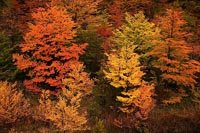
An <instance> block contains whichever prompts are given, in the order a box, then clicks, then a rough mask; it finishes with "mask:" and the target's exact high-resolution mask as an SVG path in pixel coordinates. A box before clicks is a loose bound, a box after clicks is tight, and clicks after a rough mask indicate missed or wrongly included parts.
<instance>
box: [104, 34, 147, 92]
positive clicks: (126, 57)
mask: <svg viewBox="0 0 200 133" xmlns="http://www.w3.org/2000/svg"><path fill="white" fill-rule="evenodd" d="M117 37H118V36H117ZM125 42H126V40H124V43H123V44H120V45H125V46H123V47H121V48H120V49H119V50H116V51H115V52H114V53H111V54H107V56H108V60H107V62H106V69H105V70H104V74H105V77H106V78H107V79H108V80H110V84H111V85H112V86H114V87H116V88H120V87H123V88H127V87H133V86H137V85H141V78H142V76H143V75H144V73H143V72H142V71H140V69H141V66H140V62H139V55H138V54H136V53H134V52H133V50H134V47H135V46H134V45H128V44H126V43H125Z"/></svg>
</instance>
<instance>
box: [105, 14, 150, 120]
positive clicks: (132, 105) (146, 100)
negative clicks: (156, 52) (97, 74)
mask: <svg viewBox="0 0 200 133" xmlns="http://www.w3.org/2000/svg"><path fill="white" fill-rule="evenodd" d="M135 18H137V20H141V19H142V20H144V15H142V13H141V12H140V13H138V14H136V15H135ZM133 19H134V18H133V17H132V16H130V15H128V14H127V17H126V21H127V24H124V25H122V27H121V28H119V29H117V30H116V32H115V33H114V37H113V38H112V40H113V43H114V44H115V45H114V46H115V47H114V48H113V51H112V52H111V53H110V54H106V55H107V57H108V59H107V61H106V63H105V68H104V70H103V72H104V74H105V78H106V79H108V80H109V81H110V84H111V85H112V86H113V87H115V88H121V89H122V95H121V96H117V100H118V101H120V102H121V103H122V107H121V108H120V109H121V111H122V112H124V113H128V114H130V113H135V114H140V118H141V119H146V118H147V117H148V113H149V112H150V111H151V109H152V108H153V106H154V101H153V98H152V95H153V92H154V91H153V89H154V87H153V86H152V85H149V84H147V83H146V82H145V81H143V79H142V77H143V75H144V74H145V73H144V72H142V71H141V67H142V66H141V64H140V61H139V58H140V55H139V54H137V53H136V52H135V49H136V48H137V46H138V45H139V44H140V43H139V42H141V41H142V42H144V41H147V40H148V39H149V37H148V39H147V38H146V36H145V35H144V34H142V32H141V31H140V30H141V29H137V28H134V25H133V24H135V23H136V22H135V21H131V20H133ZM144 21H145V23H144V24H146V23H147V21H146V20H144ZM144 21H137V24H138V25H142V24H143V22H144ZM133 22H134V23H133ZM141 23H142V24H141ZM147 24H149V23H147ZM150 26H152V25H151V24H150ZM138 31H140V32H138ZM150 32H151V31H150ZM139 33H141V36H139V35H138V34H139ZM146 33H148V31H146V32H145V34H146ZM137 35H138V36H139V37H137ZM143 40H144V41H143ZM137 110H139V111H137ZM137 112H140V113H137Z"/></svg>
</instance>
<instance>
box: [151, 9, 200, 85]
mask: <svg viewBox="0 0 200 133" xmlns="http://www.w3.org/2000/svg"><path fill="white" fill-rule="evenodd" d="M159 22H160V23H159V25H160V27H161V29H162V34H163V36H162V39H163V40H161V41H159V42H157V44H155V46H154V48H153V50H152V51H151V52H150V55H152V56H153V57H155V60H154V61H153V66H154V67H155V68H157V69H158V70H160V72H161V73H157V75H158V76H157V78H161V80H160V81H159V80H157V81H158V82H159V84H164V85H165V87H166V86H167V85H170V84H175V85H176V88H180V87H191V88H194V86H195V84H196V83H197V82H196V81H195V79H196V78H197V76H196V75H195V74H196V73H197V72H200V63H199V62H198V61H195V60H192V59H190V56H189V54H190V53H191V48H190V47H189V44H188V43H187V41H186V39H187V37H188V36H189V33H187V32H184V30H183V26H184V25H185V24H186V21H185V20H184V19H183V12H182V11H180V10H174V9H168V10H167V12H166V15H165V16H164V17H160V18H159ZM168 87H169V86H168Z"/></svg>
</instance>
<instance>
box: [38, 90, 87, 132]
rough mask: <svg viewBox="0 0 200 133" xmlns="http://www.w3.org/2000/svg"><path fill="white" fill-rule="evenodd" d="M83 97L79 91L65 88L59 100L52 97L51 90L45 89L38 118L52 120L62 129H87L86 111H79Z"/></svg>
mask: <svg viewBox="0 0 200 133" xmlns="http://www.w3.org/2000/svg"><path fill="white" fill-rule="evenodd" d="M80 101H81V97H80V94H79V93H78V94H77V95H74V93H73V92H71V91H69V90H67V89H65V90H62V92H61V94H60V95H59V96H58V101H53V100H51V99H50V93H49V91H46V92H45V91H43V93H42V94H41V97H40V100H39V102H40V105H39V106H38V108H37V112H39V113H37V112H36V116H35V117H36V118H38V119H40V120H44V121H51V122H52V123H53V124H54V125H55V126H56V127H57V128H58V129H59V130H60V131H69V132H71V131H79V130H86V129H87V128H88V127H87V126H86V123H87V119H86V112H79V111H78V110H79V108H80Z"/></svg>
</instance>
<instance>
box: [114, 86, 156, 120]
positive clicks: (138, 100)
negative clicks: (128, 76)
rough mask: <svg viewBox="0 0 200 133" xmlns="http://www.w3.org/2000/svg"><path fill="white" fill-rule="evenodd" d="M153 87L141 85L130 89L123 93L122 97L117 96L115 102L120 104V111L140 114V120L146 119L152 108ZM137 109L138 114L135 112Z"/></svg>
mask: <svg viewBox="0 0 200 133" xmlns="http://www.w3.org/2000/svg"><path fill="white" fill-rule="evenodd" d="M153 95H154V86H151V85H142V86H141V87H139V88H137V89H131V90H129V91H127V92H125V91H123V92H122V96H117V100H118V101H120V102H121V103H122V107H120V109H121V110H122V111H123V112H125V113H128V114H129V113H133V112H135V113H137V115H138V114H140V117H141V118H142V119H146V118H147V117H148V114H149V112H150V111H151V110H152V108H153V107H154V100H153V98H152V96H153ZM137 109H139V112H136V111H137Z"/></svg>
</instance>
